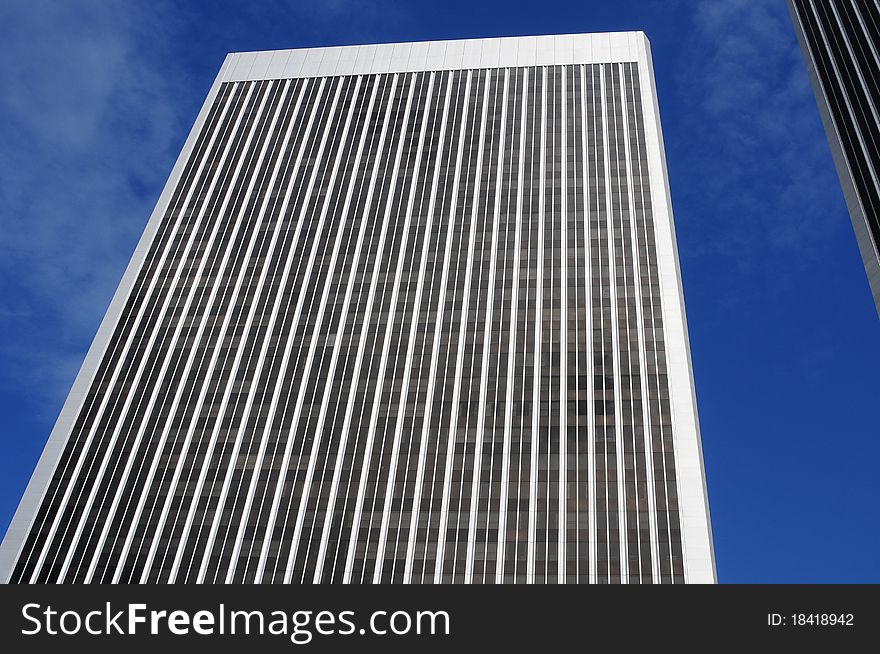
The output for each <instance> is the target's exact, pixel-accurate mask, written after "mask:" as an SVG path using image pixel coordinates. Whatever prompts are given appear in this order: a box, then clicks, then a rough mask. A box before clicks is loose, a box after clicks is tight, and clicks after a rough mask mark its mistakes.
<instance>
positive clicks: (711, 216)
mask: <svg viewBox="0 0 880 654" xmlns="http://www.w3.org/2000/svg"><path fill="white" fill-rule="evenodd" d="M634 29H641V30H644V31H645V32H646V33H647V34H648V37H649V39H650V40H651V44H652V49H653V55H654V65H655V69H656V71H655V72H656V77H657V86H658V93H659V97H660V109H661V118H662V121H663V128H664V133H665V138H666V148H667V155H668V165H669V175H670V183H671V188H672V199H673V206H674V210H675V218H676V228H677V233H678V239H679V252H680V255H681V266H682V275H683V282H684V289H685V298H686V302H687V310H688V321H689V326H690V335H691V347H692V354H693V360H694V375H695V379H696V385H697V398H698V403H699V410H700V419H701V425H702V433H703V447H704V454H705V458H706V471H707V477H708V484H709V496H710V505H711V512H712V522H713V527H714V534H715V547H716V557H717V564H718V576H719V580H720V581H722V582H863V581H872V582H878V581H880V560H878V557H877V556H876V553H877V551H878V548H880V521H878V519H877V518H878V516H877V509H876V506H877V500H878V499H880V482H878V475H877V461H878V460H880V439H878V436H880V427H878V419H877V405H878V398H880V375H878V374H877V371H878V370H880V338H878V335H880V320H878V317H877V314H876V312H875V309H874V306H873V304H872V301H871V297H870V292H869V289H868V284H867V280H866V278H865V274H864V270H863V268H862V264H861V260H860V259H859V255H858V250H857V247H856V243H855V238H854V236H853V232H852V227H851V225H850V222H849V217H848V215H847V213H846V207H845V205H844V202H843V196H842V193H841V191H840V187H839V185H838V182H837V177H836V174H835V171H834V166H833V163H832V160H831V155H830V152H829V149H828V145H827V142H826V140H825V136H824V132H823V131H822V127H821V123H820V121H819V116H818V112H817V109H816V105H815V101H814V99H813V96H812V93H811V90H810V87H809V83H808V80H807V77H806V72H805V70H804V66H803V62H802V59H801V56H800V52H799V50H798V48H797V43H796V41H795V38H794V34H793V32H792V29H791V25H790V22H789V18H788V14H787V11H786V8H785V3H784V0H701V1H699V2H697V1H694V0H692V1H690V2H687V1H683V0H664V1H655V0H640V1H631V0H608V1H606V0H602V1H600V0H593V1H591V2H553V1H545V2H541V3H534V2H531V3H525V2H523V3H517V2H491V1H490V2H483V3H474V2H459V1H458V0H449V1H446V2H443V3H425V2H383V1H378V0H325V1H322V2H318V1H317V0H316V1H314V2H309V3H306V2H283V1H281V0H267V1H264V2H259V1H256V0H255V1H252V2H246V3H242V2H211V3H203V2H191V3H184V2H166V1H164V0H153V1H152V2H149V3H143V2H112V1H94V2H92V1H83V0H77V1H75V2H74V1H71V2H44V1H42V0H27V1H26V2H20V1H18V0H12V1H11V2H10V1H8V0H7V1H6V2H3V3H2V4H0V55H2V61H4V62H5V63H4V65H3V66H2V67H0V333H2V335H3V338H2V339H0V415H2V423H0V448H2V449H0V533H2V532H3V531H4V530H5V528H6V525H7V524H8V522H9V520H10V519H11V517H12V514H13V512H14V511H15V507H16V505H17V503H18V500H19V498H20V496H21V493H22V492H23V489H24V486H25V485H26V483H27V480H28V478H29V477H30V474H31V471H32V470H33V467H34V465H35V463H36V460H37V458H38V456H39V453H40V451H41V450H42V447H43V445H44V443H45V441H46V438H47V437H48V435H49V432H50V431H51V428H52V425H53V423H54V421H55V418H56V417H57V414H58V411H59V410H60V408H61V405H62V403H63V401H64V398H65V396H66V393H67V390H68V389H69V387H70V385H71V383H72V381H73V378H74V376H75V375H76V372H77V370H78V368H79V365H80V363H81V361H82V358H83V356H84V355H85V352H86V349H87V348H88V345H89V343H90V342H91V339H92V337H93V335H94V333H95V330H96V329H97V326H98V324H99V322H100V320H101V317H102V316H103V313H104V311H105V309H106V307H107V305H108V304H109V301H110V297H111V296H112V294H113V291H114V289H115V287H116V284H117V283H118V281H119V278H120V277H121V275H122V272H123V270H124V267H125V265H126V263H127V261H128V257H129V256H130V254H131V252H132V251H133V249H134V246H135V244H136V242H137V239H138V237H139V235H140V233H141V231H142V229H143V227H144V225H145V224H146V221H147V218H148V217H149V214H150V211H151V209H152V206H153V204H154V203H155V201H156V198H157V197H158V195H159V192H160V191H161V188H162V185H163V184H164V181H165V177H166V176H167V174H168V172H169V171H170V170H171V166H172V165H173V162H174V159H175V157H176V155H177V152H178V151H179V149H180V146H181V145H182V143H183V140H184V139H185V137H186V134H187V132H188V130H189V127H190V125H191V124H192V121H193V120H194V119H195V116H196V114H197V113H198V109H199V107H200V106H201V103H202V101H203V99H204V96H205V94H206V93H207V90H208V88H209V86H210V85H211V82H212V80H213V77H214V75H215V74H216V72H217V70H218V69H219V66H220V64H221V62H222V60H223V56H224V55H225V53H226V52H229V51H244V50H268V49H275V48H297V47H309V46H320V45H343V44H353V43H376V42H390V41H410V40H429V39H446V38H469V37H489V36H514V35H525V34H552V33H566V32H593V31H615V30H634Z"/></svg>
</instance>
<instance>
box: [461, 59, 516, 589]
mask: <svg viewBox="0 0 880 654" xmlns="http://www.w3.org/2000/svg"><path fill="white" fill-rule="evenodd" d="M508 76H509V71H508V70H507V69H505V70H504V83H503V88H502V98H501V102H502V104H501V124H500V129H499V138H498V155H497V167H496V171H495V206H494V207H493V209H492V214H493V218H492V245H491V252H490V260H489V288H488V293H487V297H486V320H485V328H484V331H483V360H482V367H481V370H480V405H479V410H478V414H477V440H476V444H475V446H474V472H473V481H472V482H471V502H470V511H469V521H468V542H467V555H466V558H465V582H466V583H472V582H473V577H474V553H475V552H474V548H475V547H476V537H477V512H478V507H479V504H480V471H481V467H482V461H483V439H484V437H485V425H486V391H487V388H488V385H489V359H490V349H491V348H490V341H491V339H492V311H493V307H494V305H493V302H494V299H495V284H496V265H497V258H498V257H497V250H498V232H499V230H500V222H501V183H502V181H503V179H504V137H505V133H506V132H507V80H508ZM486 87H487V90H488V87H489V83H488V81H487V84H486ZM496 100H497V94H496ZM493 109H494V107H493ZM493 117H494V116H493ZM487 155H488V156H491V155H492V153H491V152H488V153H487ZM487 181H488V182H489V183H491V182H492V180H491V179H490V180H487ZM476 195H477V197H479V194H476ZM487 209H488V207H487ZM483 238H485V233H484V234H483ZM464 323H465V321H463V324H464ZM496 372H497V371H496ZM494 410H495V409H494V407H493V411H494ZM493 439H494V435H493ZM462 478H464V475H462ZM488 492H489V494H490V497H491V493H492V489H491V484H490V487H489V491H488Z"/></svg>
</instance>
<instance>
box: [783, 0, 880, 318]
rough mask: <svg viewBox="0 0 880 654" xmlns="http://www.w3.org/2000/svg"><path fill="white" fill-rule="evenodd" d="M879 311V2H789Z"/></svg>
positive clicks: (865, 0)
mask: <svg viewBox="0 0 880 654" xmlns="http://www.w3.org/2000/svg"><path fill="white" fill-rule="evenodd" d="M788 8H789V12H790V13H791V18H792V22H793V23H794V27H795V33H796V34H797V37H798V42H799V43H800V46H801V51H802V52H803V55H804V60H805V61H806V63H807V72H808V73H809V76H810V83H811V84H812V86H813V93H815V95H816V102H817V104H818V105H819V114H820V115H821V116H822V124H823V125H824V126H825V134H826V135H827V136H828V142H829V143H830V145H831V154H832V155H833V156H834V165H835V166H836V168H837V176H838V177H839V178H840V185H841V186H842V187H843V195H844V197H845V198H846V206H847V208H848V209H849V215H850V218H851V220H852V224H853V229H854V230H855V233H856V240H857V241H858V244H859V251H860V252H861V255H862V261H863V262H864V264H865V271H866V272H867V273H868V283H869V284H870V286H871V293H872V295H873V296H874V304H875V305H876V307H877V311H878V312H880V181H878V180H880V177H878V175H880V20H878V18H877V17H878V16H880V5H878V3H877V0H828V1H827V2H816V1H814V0H788Z"/></svg>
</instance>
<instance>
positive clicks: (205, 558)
mask: <svg viewBox="0 0 880 654" xmlns="http://www.w3.org/2000/svg"><path fill="white" fill-rule="evenodd" d="M343 86H344V84H343V78H341V77H340V78H336V93H335V95H334V97H333V103H332V105H331V108H330V115H329V116H328V118H327V122H326V127H325V129H324V133H323V135H322V137H321V145H320V147H319V148H318V154H317V157H316V162H320V161H322V160H323V158H322V155H323V153H324V148H325V146H326V144H327V141H328V140H329V136H330V132H331V131H332V128H333V125H334V122H335V120H334V118H335V116H336V108H337V107H338V106H339V98H340V96H341V95H342V89H343ZM346 126H347V123H346ZM340 153H341V151H340ZM320 168H321V167H320V166H319V165H317V164H316V165H315V168H314V170H313V171H312V177H311V179H310V180H309V187H308V189H307V191H306V194H305V197H306V198H311V197H312V190H313V189H314V184H315V181H316V180H317V177H318V171H319V170H320ZM328 197H329V194H328ZM325 207H326V202H325ZM307 209H308V203H307V202H305V203H303V212H305V211H306V210H307ZM323 223H324V215H323V214H322V216H321V219H320V221H319V225H318V229H317V233H318V234H320V233H321V227H322V226H323ZM317 247H318V239H315V241H314V242H313V243H312V249H311V253H310V256H309V261H308V263H307V264H306V274H305V279H309V278H310V277H311V270H312V264H313V262H314V258H315V254H316V251H317ZM306 286H307V284H303V291H305V288H306ZM304 300H305V292H303V293H302V294H301V295H300V297H299V301H298V303H297V310H296V313H295V314H294V319H293V324H295V325H296V324H298V323H299V316H300V315H301V314H300V311H301V309H302V304H303V302H304ZM276 308H277V307H276ZM274 315H277V314H274ZM268 343H269V339H266V340H265V341H264V344H263V349H262V351H261V352H260V355H259V358H258V364H257V368H258V370H260V371H262V363H263V361H264V356H265V353H266V350H267V347H266V346H267V345H268ZM280 374H281V375H283V374H284V373H283V371H282V372H281V373H280ZM255 378H259V376H257V377H255ZM282 378H283V377H282ZM280 387H281V385H280V384H279V386H278V388H279V389H280ZM255 397H256V393H250V394H249V395H248V398H247V401H246V404H245V409H244V412H243V415H242V419H241V423H240V427H239V431H238V433H237V434H236V437H235V444H234V446H233V448H232V454H231V455H230V457H229V464H228V468H227V470H226V475H225V478H224V480H223V487H222V489H221V491H220V499H219V501H218V503H217V508H216V510H215V511H214V519H213V522H212V524H211V529H210V531H209V532H208V542H207V545H206V546H205V549H204V552H203V554H202V562H201V565H200V566H199V574H198V577H197V579H198V582H199V583H201V582H203V581H204V579H205V575H206V574H207V570H208V562H209V561H210V560H211V552H212V550H213V548H214V540H215V539H216V537H217V531H218V530H219V528H220V518H221V516H222V515H223V509H224V507H225V505H226V498H227V497H228V495H229V488H230V486H231V484H232V474H233V472H234V471H235V462H236V461H237V460H238V453H239V450H240V448H241V445H242V440H243V439H244V435H245V427H246V426H247V422H248V421H247V417H248V416H250V412H251V409H252V407H253V401H254V398H255ZM276 397H277V394H276ZM274 399H275V398H273V400H274ZM273 405H274V402H273ZM269 413H270V415H272V407H271V406H270V411H269ZM294 424H296V423H295V422H294ZM249 447H250V445H249ZM242 478H243V476H242ZM224 544H225V543H224ZM216 572H217V571H215V575H216Z"/></svg>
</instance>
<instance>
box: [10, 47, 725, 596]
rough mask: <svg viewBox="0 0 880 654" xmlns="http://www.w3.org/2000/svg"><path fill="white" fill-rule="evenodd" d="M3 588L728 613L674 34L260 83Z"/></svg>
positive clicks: (21, 527)
mask: <svg viewBox="0 0 880 654" xmlns="http://www.w3.org/2000/svg"><path fill="white" fill-rule="evenodd" d="M0 566H2V567H0V571H2V573H3V575H4V577H6V576H8V578H9V579H10V580H11V581H13V582H56V581H59V582H147V583H151V582H160V583H161V582H212V581H219V582H224V581H225V582H287V583H301V582H325V583H339V582H351V583H370V582H394V583H450V582H462V583H498V582H504V583H531V582H534V583H588V582H593V583H618V582H629V583H639V582H640V583H671V582H712V581H714V578H715V573H714V560H713V551H712V544H711V531H710V527H709V515H708V506H707V499H706V490H705V479H704V473H703V463H702V454H701V447H700V436H699V426H698V421H697V413H696V406H695V399H694V387H693V381H692V374H691V366H690V354H689V349H688V337H687V326H686V321H685V314H684V304H683V298H682V291H681V282H680V275H679V270H678V257H677V252H676V244H675V235H674V228H673V221H672V212H671V207H670V200H669V191H668V185H667V179H666V167H665V161H664V153H663V145H662V136H661V132H660V122H659V112H658V105H657V99H656V94H655V90H654V78H653V70H652V64H651V59H650V52H649V46H648V42H647V40H646V38H645V37H644V35H643V34H642V33H639V32H629V33H618V34H593V35H588V34H582V35H568V36H547V37H525V38H503V39H484V40H467V41H438V42H430V43H403V44H393V45H367V46H352V47H335V48H314V49H308V50H285V51H277V52H258V53H242V54H231V55H229V56H228V57H227V58H226V61H225V62H224V64H223V67H222V68H221V70H220V73H219V75H218V77H217V79H216V81H215V82H214V85H213V86H212V88H211V90H210V92H209V94H208V97H207V99H206V101H205V104H204V107H203V108H202V111H201V113H200V114H199V116H198V118H197V120H196V123H195V126H194V127H193V129H192V132H191V134H190V136H189V138H188V139H187V141H186V143H185V145H184V148H183V151H182V153H181V154H180V157H179V159H178V162H177V164H176V165H175V167H174V169H173V171H172V173H171V177H170V179H169V180H168V183H167V185H166V187H165V190H164V191H163V193H162V195H161V197H160V199H159V201H158V203H157V205H156V208H155V211H154V212H153V215H152V217H151V218H150V221H149V223H148V225H147V228H146V231H145V233H144V235H143V237H142V239H141V241H140V243H139V245H138V247H137V249H136V251H135V253H134V256H133V257H132V260H131V263H130V265H129V267H128V269H127V271H126V273H125V276H124V277H123V279H122V282H121V283H120V286H119V290H118V291H117V293H116V295H115V296H114V299H113V301H112V304H111V306H110V308H109V310H108V312H107V315H106V317H105V319H104V321H103V323H102V325H101V327H100V329H99V331H98V334H97V336H96V337H95V340H94V343H93V345H92V347H91V349H90V351H89V353H88V356H87V357H86V360H85V363H84V364H83V367H82V370H81V371H80V373H79V376H78V377H77V379H76V382H75V384H74V386H73V389H72V390H71V393H70V396H69V397H68V400H67V402H66V404H65V406H64V409H63V411H62V413H61V416H60V417H59V419H58V423H57V425H56V427H55V429H54V431H53V433H52V435H51V437H50V439H49V443H48V445H47V446H46V449H45V451H44V453H43V455H42V457H41V459H40V461H39V464H38V466H37V469H36V471H35V473H34V476H33V478H32V480H31V482H30V484H29V486H28V488H27V491H26V493H25V496H24V498H23V500H22V502H21V504H20V506H19V509H18V511H17V513H16V515H15V518H14V520H13V523H12V525H11V527H10V529H9V532H8V534H7V536H6V538H5V540H4V541H3V546H2V550H0Z"/></svg>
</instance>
